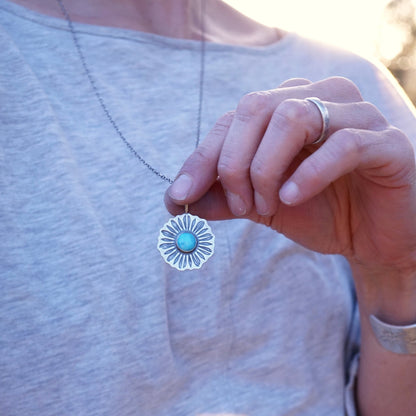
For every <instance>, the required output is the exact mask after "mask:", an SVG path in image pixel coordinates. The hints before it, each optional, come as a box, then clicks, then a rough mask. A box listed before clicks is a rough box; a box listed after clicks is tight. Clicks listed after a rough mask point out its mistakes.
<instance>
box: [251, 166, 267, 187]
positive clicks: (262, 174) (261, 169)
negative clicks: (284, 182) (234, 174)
mask: <svg viewBox="0 0 416 416" xmlns="http://www.w3.org/2000/svg"><path fill="white" fill-rule="evenodd" d="M266 170H267V169H266V165H265V164H264V163H263V162H262V161H260V160H258V159H257V160H256V159H255V160H253V162H252V164H251V166H250V177H251V180H252V182H253V185H254V186H255V187H258V185H259V184H262V183H265V182H267V178H268V175H267V172H266Z"/></svg>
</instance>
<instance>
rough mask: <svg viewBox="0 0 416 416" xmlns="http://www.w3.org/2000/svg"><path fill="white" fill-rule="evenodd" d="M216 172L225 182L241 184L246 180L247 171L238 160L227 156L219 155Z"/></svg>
mask: <svg viewBox="0 0 416 416" xmlns="http://www.w3.org/2000/svg"><path fill="white" fill-rule="evenodd" d="M217 172H218V175H219V176H220V178H221V180H224V181H225V182H227V183H229V182H235V181H237V182H241V181H243V180H245V179H246V178H247V169H246V168H245V167H244V166H242V165H241V163H240V162H239V161H238V160H235V158H233V157H231V156H228V155H221V158H220V160H219V161H218V165H217Z"/></svg>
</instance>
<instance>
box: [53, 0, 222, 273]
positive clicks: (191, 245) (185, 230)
mask: <svg viewBox="0 0 416 416" xmlns="http://www.w3.org/2000/svg"><path fill="white" fill-rule="evenodd" d="M56 1H57V2H58V4H59V7H60V8H61V11H62V14H63V15H64V17H65V19H66V21H67V23H68V27H69V30H70V32H71V35H72V39H73V41H74V45H75V48H76V50H77V52H78V55H79V58H80V60H81V63H82V66H83V68H84V71H85V74H86V76H87V78H88V80H89V82H90V84H91V87H92V90H93V91H94V94H95V96H96V97H97V100H98V102H99V104H100V106H101V108H102V110H103V112H104V114H105V116H106V117H107V119H108V121H109V122H110V124H111V125H112V126H113V128H114V130H115V132H116V133H117V135H118V137H119V138H120V139H121V141H122V142H123V143H124V144H125V145H126V146H127V148H128V149H129V150H130V152H131V153H132V154H133V155H134V156H135V157H136V158H137V159H138V160H139V161H140V162H141V163H142V164H143V165H144V166H145V167H146V168H147V169H149V170H150V171H151V172H153V173H154V174H155V175H157V176H158V177H159V178H161V179H163V180H164V181H167V182H169V183H173V180H172V179H170V178H169V177H167V176H166V175H164V174H163V173H161V172H159V171H158V170H157V169H155V168H154V167H153V166H152V165H150V163H149V162H147V161H146V160H145V159H144V158H143V157H142V156H141V155H140V154H139V153H138V152H137V150H136V149H135V148H134V147H133V146H132V145H131V143H130V142H129V141H128V140H127V139H126V137H125V136H124V134H123V132H122V131H121V129H120V128H119V126H118V124H117V123H116V121H115V120H114V117H113V116H112V115H111V113H110V111H109V110H108V107H107V105H106V104H105V102H104V99H103V97H102V95H101V93H100V91H99V90H98V88H97V84H96V82H95V80H94V77H93V76H92V74H91V71H90V69H89V67H88V65H87V61H86V59H85V55H84V53H83V51H82V48H81V44H80V42H79V38H78V35H77V32H76V30H75V29H74V24H73V22H72V19H71V16H70V15H69V13H68V11H67V10H66V8H65V5H64V3H63V0H56ZM204 8H205V0H201V3H200V12H201V16H200V21H201V38H202V39H201V42H200V44H201V54H200V70H199V95H198V117H197V137H196V143H195V147H197V146H198V144H199V140H200V134H201V117H202V101H203V91H204V75H205V74H204V72H205V21H204V20H205V10H204ZM214 245H215V236H214V234H213V233H212V231H211V227H210V226H209V225H208V223H207V222H206V221H205V220H204V219H201V218H199V217H197V216H196V215H191V214H189V213H188V206H187V205H186V207H185V214H182V215H178V216H176V217H175V218H171V219H170V220H169V221H168V222H167V223H166V224H165V225H164V226H163V227H162V229H161V230H160V234H159V239H158V244H157V248H158V249H159V251H160V254H161V256H162V257H163V259H164V260H165V261H166V263H168V264H169V265H170V266H171V267H173V268H175V269H177V270H179V271H183V270H194V269H199V268H200V267H201V266H202V265H203V264H204V263H205V262H206V261H207V260H208V259H209V258H210V257H211V256H212V255H213V254H214Z"/></svg>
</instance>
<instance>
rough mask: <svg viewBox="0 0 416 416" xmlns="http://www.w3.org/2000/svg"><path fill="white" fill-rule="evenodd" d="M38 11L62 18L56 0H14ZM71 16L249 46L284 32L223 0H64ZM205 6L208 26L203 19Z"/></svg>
mask: <svg viewBox="0 0 416 416" xmlns="http://www.w3.org/2000/svg"><path fill="white" fill-rule="evenodd" d="M11 1H13V2H15V3H18V4H20V5H22V6H25V7H27V8H30V9H32V10H35V11H37V12H40V13H43V14H47V15H51V16H53V17H58V18H62V13H61V10H60V7H59V5H58V3H57V1H56V0H11ZM63 2H64V4H65V8H66V9H67V10H68V13H69V15H70V16H71V20H73V21H74V22H79V23H87V24H92V25H98V26H113V27H119V28H123V29H130V30H136V31H141V32H149V33H155V34H158V35H162V36H167V37H173V38H184V39H201V37H202V32H204V35H205V38H206V40H208V41H212V42H218V43H230V44H238V45H246V46H258V45H267V44H270V43H274V42H276V41H277V40H278V38H279V37H280V36H282V35H283V33H282V32H278V31H276V30H275V29H272V28H269V27H266V26H262V25H260V24H259V23H257V22H254V21H253V20H251V19H249V18H247V17H246V16H243V15H241V14H239V13H238V12H237V11H236V10H234V9H233V8H231V7H230V6H228V5H227V4H225V3H224V2H223V1H221V0H117V1H115V0H63ZM201 7H203V9H204V29H203V28H202V21H201Z"/></svg>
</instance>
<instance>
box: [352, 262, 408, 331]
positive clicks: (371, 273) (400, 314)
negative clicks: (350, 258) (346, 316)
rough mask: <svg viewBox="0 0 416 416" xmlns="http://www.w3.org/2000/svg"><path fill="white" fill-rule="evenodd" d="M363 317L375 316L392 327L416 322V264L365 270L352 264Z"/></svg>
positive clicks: (363, 267) (366, 268)
mask: <svg viewBox="0 0 416 416" xmlns="http://www.w3.org/2000/svg"><path fill="white" fill-rule="evenodd" d="M351 269H352V272H353V276H354V280H355V287H356V292H357V300H358V303H359V307H360V313H361V315H362V317H363V318H364V317H367V318H368V316H369V315H374V316H376V317H377V318H379V319H381V320H382V321H384V322H387V323H389V324H392V325H408V324H414V323H415V322H416V264H414V265H409V266H408V267H403V268H397V267H385V266H383V267H367V266H363V265H358V264H351Z"/></svg>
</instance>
